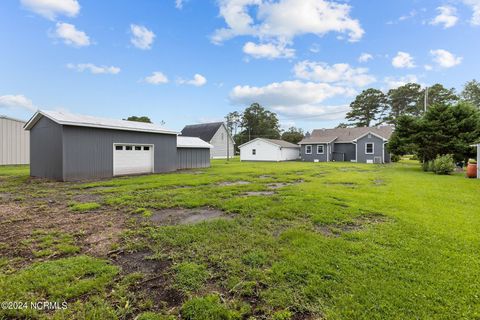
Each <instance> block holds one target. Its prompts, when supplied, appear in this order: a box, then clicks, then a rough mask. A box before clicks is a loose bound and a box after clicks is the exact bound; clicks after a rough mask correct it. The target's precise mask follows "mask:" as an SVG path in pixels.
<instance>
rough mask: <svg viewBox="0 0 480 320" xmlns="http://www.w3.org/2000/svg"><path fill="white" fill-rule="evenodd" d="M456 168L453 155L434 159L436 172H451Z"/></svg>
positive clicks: (434, 170)
mask: <svg viewBox="0 0 480 320" xmlns="http://www.w3.org/2000/svg"><path fill="white" fill-rule="evenodd" d="M454 170H455V163H454V160H453V155H451V154H447V155H444V156H438V157H437V158H436V159H435V161H434V167H433V172H435V173H436V174H450V173H452V172H453V171H454Z"/></svg>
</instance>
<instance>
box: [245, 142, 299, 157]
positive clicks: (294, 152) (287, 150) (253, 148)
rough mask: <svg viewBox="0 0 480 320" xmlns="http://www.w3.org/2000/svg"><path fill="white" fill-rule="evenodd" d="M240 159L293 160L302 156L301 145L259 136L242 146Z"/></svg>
mask: <svg viewBox="0 0 480 320" xmlns="http://www.w3.org/2000/svg"><path fill="white" fill-rule="evenodd" d="M239 149H240V161H275V162H278V161H292V160H297V159H299V158H300V147H299V146H298V145H295V144H293V143H290V142H287V141H283V140H276V139H265V138H257V139H254V140H251V141H249V142H247V143H244V144H242V145H241V146H240V147H239Z"/></svg>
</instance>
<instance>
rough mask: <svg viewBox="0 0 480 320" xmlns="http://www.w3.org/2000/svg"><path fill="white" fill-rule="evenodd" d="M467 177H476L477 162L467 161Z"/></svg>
mask: <svg viewBox="0 0 480 320" xmlns="http://www.w3.org/2000/svg"><path fill="white" fill-rule="evenodd" d="M467 177H468V178H476V177H477V164H472V163H469V164H468V166H467Z"/></svg>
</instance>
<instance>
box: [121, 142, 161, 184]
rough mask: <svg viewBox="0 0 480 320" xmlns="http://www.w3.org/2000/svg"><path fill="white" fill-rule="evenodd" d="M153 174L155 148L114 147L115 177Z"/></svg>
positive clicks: (128, 145) (124, 145)
mask: <svg viewBox="0 0 480 320" xmlns="http://www.w3.org/2000/svg"><path fill="white" fill-rule="evenodd" d="M152 172H153V146H151V145H134V144H114V145H113V175H114V176H119V175H126V174H141V173H152Z"/></svg>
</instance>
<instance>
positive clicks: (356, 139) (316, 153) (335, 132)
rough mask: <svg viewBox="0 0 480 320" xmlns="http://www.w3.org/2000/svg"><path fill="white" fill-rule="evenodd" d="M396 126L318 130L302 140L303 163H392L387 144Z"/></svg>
mask: <svg viewBox="0 0 480 320" xmlns="http://www.w3.org/2000/svg"><path fill="white" fill-rule="evenodd" d="M392 133H393V127H391V126H380V127H360V128H335V129H317V130H314V131H313V132H312V134H311V135H310V137H308V138H305V139H303V140H302V141H300V143H299V144H300V146H301V158H302V160H303V161H312V162H328V161H349V162H362V163H388V162H390V154H389V153H388V151H387V144H388V141H389V139H390V136H391V135H392Z"/></svg>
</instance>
